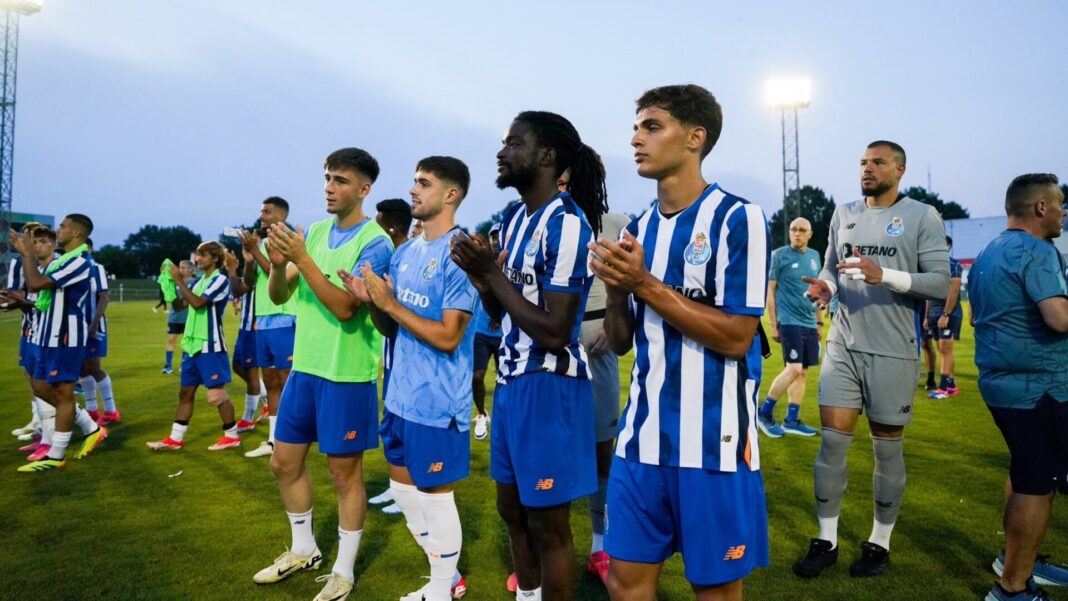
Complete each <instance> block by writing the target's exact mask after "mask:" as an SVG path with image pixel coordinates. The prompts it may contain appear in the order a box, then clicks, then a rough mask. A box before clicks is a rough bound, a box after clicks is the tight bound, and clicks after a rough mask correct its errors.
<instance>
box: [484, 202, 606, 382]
mask: <svg viewBox="0 0 1068 601" xmlns="http://www.w3.org/2000/svg"><path fill="white" fill-rule="evenodd" d="M501 232H502V234H503V235H504V244H503V247H504V249H505V250H507V251H508V255H507V258H506V259H505V265H504V273H505V275H506V276H507V277H508V279H509V280H510V281H511V282H512V285H513V286H515V289H516V290H518V291H519V292H520V293H521V294H522V295H523V297H524V298H525V299H527V300H528V301H530V302H531V303H533V304H535V305H537V306H538V307H541V308H544V307H545V293H546V292H568V293H574V294H579V295H581V301H580V303H579V307H578V315H576V317H575V323H574V325H573V326H572V328H571V337H570V340H569V342H568V344H567V346H566V347H565V348H564V349H563V350H562V351H560V352H554V351H550V350H548V349H546V348H544V347H542V346H541V345H540V344H538V343H537V342H535V341H534V340H533V339H532V338H531V337H530V336H528V335H527V333H526V332H524V331H522V330H520V329H519V327H518V326H517V325H515V324H514V323H513V322H512V319H511V317H510V316H509V315H508V313H507V312H505V314H504V317H503V319H502V321H501V332H502V338H501V350H500V354H499V361H498V363H497V381H498V382H501V383H504V382H507V381H508V380H510V379H512V378H515V377H517V376H521V375H523V374H527V373H535V372H541V371H550V372H554V373H557V374H559V375H562V376H571V377H575V378H586V379H589V377H590V376H589V370H588V369H587V367H586V351H585V349H583V348H582V345H581V344H579V330H580V328H581V326H582V314H583V312H585V308H586V298H587V296H588V295H589V292H590V284H591V283H592V282H593V273H592V272H591V271H590V268H589V265H588V264H587V261H586V257H587V256H588V254H589V250H588V249H587V248H586V245H587V244H588V243H589V242H590V240H591V239H592V238H593V230H592V229H591V228H590V224H589V223H588V222H587V221H586V216H585V215H584V214H583V213H582V209H580V208H579V206H578V205H577V204H575V201H573V200H571V195H569V194H568V193H567V192H561V193H560V194H558V195H557V196H556V197H555V198H553V199H552V200H551V201H549V202H548V203H546V205H545V206H543V207H542V208H540V209H538V210H537V211H535V212H534V214H533V215H527V209H526V205H524V204H523V203H521V202H518V203H515V205H513V206H512V207H511V208H510V209H509V211H508V212H507V214H506V215H505V217H504V219H503V220H502V226H501Z"/></svg>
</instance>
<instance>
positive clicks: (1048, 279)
mask: <svg viewBox="0 0 1068 601" xmlns="http://www.w3.org/2000/svg"><path fill="white" fill-rule="evenodd" d="M1043 246H1045V247H1046V248H1043ZM1022 276H1023V283H1024V289H1025V290H1027V296H1029V297H1031V300H1033V301H1034V302H1036V303H1038V302H1041V301H1044V300H1046V299H1047V298H1053V297H1054V296H1068V289H1066V284H1065V279H1064V271H1063V269H1062V267H1061V262H1060V260H1059V258H1058V257H1057V249H1056V247H1055V246H1053V245H1052V244H1046V243H1040V244H1037V245H1036V248H1035V252H1033V253H1032V254H1031V260H1030V261H1026V262H1025V263H1024V265H1023V273H1022Z"/></svg>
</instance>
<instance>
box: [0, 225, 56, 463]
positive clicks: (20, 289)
mask: <svg viewBox="0 0 1068 601" xmlns="http://www.w3.org/2000/svg"><path fill="white" fill-rule="evenodd" d="M42 227H44V226H43V225H42V224H40V223H37V222H35V221H33V222H30V223H27V224H25V225H23V226H22V233H23V235H28V236H31V237H32V238H33V240H34V247H35V249H36V246H37V238H38V234H37V231H38V230H39V229H41V228H42ZM48 231H51V229H48ZM52 243H53V248H54V247H55V232H52ZM48 258H49V259H51V256H49V257H48ZM43 267H44V266H42V268H43ZM33 298H34V299H36V295H34V297H33ZM32 305H33V303H32V302H27V290H26V278H24V277H23V276H22V257H21V256H19V255H17V254H16V255H15V256H14V257H13V258H12V259H11V262H10V263H8V266H7V282H6V286H5V287H4V290H3V293H2V295H0V309H2V310H4V311H15V310H21V311H22V324H21V326H20V327H19V367H23V368H25V367H26V361H27V360H28V359H29V352H30V348H29V346H28V345H29V344H30V342H29V340H30V325H31V319H32V318H33V313H32V310H31V309H32ZM26 375H27V381H29V382H30V384H31V386H30V421H29V423H27V424H26V425H25V426H22V427H19V428H15V429H14V430H12V431H11V435H12V436H15V437H17V438H18V439H19V440H22V441H29V440H32V439H34V438H35V437H36V438H38V439H39V438H40V434H39V430H40V428H41V420H40V418H39V417H38V413H37V401H38V399H37V395H35V394H33V386H32V383H33V373H32V370H30V371H27V374H26ZM42 402H43V401H42ZM29 446H33V447H34V448H36V441H34V443H33V444H31V445H29Z"/></svg>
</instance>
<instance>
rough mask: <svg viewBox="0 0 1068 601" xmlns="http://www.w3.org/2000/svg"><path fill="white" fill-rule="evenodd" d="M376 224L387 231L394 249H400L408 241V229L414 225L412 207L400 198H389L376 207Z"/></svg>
mask: <svg viewBox="0 0 1068 601" xmlns="http://www.w3.org/2000/svg"><path fill="white" fill-rule="evenodd" d="M375 210H376V211H378V212H377V213H375V222H377V223H378V225H379V226H381V228H382V229H384V230H386V233H387V234H389V238H390V240H392V241H393V248H400V247H401V244H404V243H405V242H407V241H408V228H410V227H411V225H412V207H411V206H410V205H409V204H408V203H406V202H404V200H402V199H400V198H389V199H386V200H383V201H381V202H379V203H378V204H376V205H375Z"/></svg>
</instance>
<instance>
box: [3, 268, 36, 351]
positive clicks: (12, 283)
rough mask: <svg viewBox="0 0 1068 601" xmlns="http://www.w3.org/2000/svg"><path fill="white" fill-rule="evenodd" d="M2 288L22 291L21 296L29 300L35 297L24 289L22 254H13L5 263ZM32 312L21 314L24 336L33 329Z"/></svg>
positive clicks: (24, 275) (28, 334)
mask: <svg viewBox="0 0 1068 601" xmlns="http://www.w3.org/2000/svg"><path fill="white" fill-rule="evenodd" d="M4 289H5V290H10V291H12V292H22V294H23V298H25V299H26V300H28V301H31V302H32V301H33V300H35V299H36V298H37V295H36V294H33V298H32V299H31V298H30V294H31V292H30V291H29V290H27V289H26V274H25V273H23V272H22V255H15V258H14V259H11V262H10V263H8V264H7V283H6V285H5V286H4ZM34 313H35V311H34V310H31V311H28V312H25V313H23V314H22V326H21V327H22V335H23V336H25V337H29V336H30V333H31V332H32V330H33V322H34V315H33V314H34Z"/></svg>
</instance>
